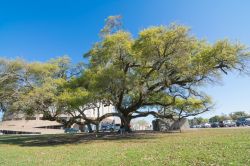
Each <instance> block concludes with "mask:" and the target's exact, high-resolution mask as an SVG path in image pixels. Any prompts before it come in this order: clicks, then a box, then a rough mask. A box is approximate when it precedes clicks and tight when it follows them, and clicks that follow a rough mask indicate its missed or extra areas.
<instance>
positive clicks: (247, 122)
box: [245, 118, 250, 126]
mask: <svg viewBox="0 0 250 166" xmlns="http://www.w3.org/2000/svg"><path fill="white" fill-rule="evenodd" d="M245 125H247V126H250V118H247V119H246V121H245Z"/></svg>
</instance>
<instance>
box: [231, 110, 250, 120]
mask: <svg viewBox="0 0 250 166" xmlns="http://www.w3.org/2000/svg"><path fill="white" fill-rule="evenodd" d="M229 116H230V117H231V118H232V119H233V120H237V119H239V118H242V117H247V116H249V115H248V114H247V113H246V112H244V111H238V112H232V113H230V114H229Z"/></svg>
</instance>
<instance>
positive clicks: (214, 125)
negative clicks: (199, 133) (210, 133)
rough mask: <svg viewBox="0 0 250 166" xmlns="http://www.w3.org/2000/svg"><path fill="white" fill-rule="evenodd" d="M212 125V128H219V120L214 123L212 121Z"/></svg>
mask: <svg viewBox="0 0 250 166" xmlns="http://www.w3.org/2000/svg"><path fill="white" fill-rule="evenodd" d="M211 127H212V128H217V127H219V122H214V123H212V124H211Z"/></svg>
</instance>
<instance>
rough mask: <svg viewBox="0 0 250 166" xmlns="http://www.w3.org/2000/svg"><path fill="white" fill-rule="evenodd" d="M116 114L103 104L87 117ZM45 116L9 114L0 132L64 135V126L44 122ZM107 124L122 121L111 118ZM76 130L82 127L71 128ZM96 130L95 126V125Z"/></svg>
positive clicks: (0, 125) (66, 116)
mask: <svg viewBox="0 0 250 166" xmlns="http://www.w3.org/2000/svg"><path fill="white" fill-rule="evenodd" d="M111 112H115V108H114V106H112V105H109V106H106V105H103V104H101V105H100V108H99V113H98V109H97V108H95V109H89V110H86V111H85V114H86V116H87V117H90V118H96V117H98V114H99V116H102V115H104V114H106V113H111ZM70 117H71V116H70V115H61V116H60V118H62V119H65V120H68V119H69V118H70ZM42 118H43V115H42V114H37V115H35V116H32V117H25V116H24V115H23V114H9V115H4V117H3V121H2V122H0V132H2V133H6V134H59V133H64V129H63V125H62V124H61V123H58V122H56V121H49V120H42ZM103 121H104V122H105V123H106V122H109V121H112V122H115V123H120V119H119V118H117V117H109V118H106V119H104V120H103ZM71 127H72V128H75V129H77V130H78V129H80V126H78V125H77V124H73V125H72V126H71ZM93 129H94V130H95V126H94V125H93Z"/></svg>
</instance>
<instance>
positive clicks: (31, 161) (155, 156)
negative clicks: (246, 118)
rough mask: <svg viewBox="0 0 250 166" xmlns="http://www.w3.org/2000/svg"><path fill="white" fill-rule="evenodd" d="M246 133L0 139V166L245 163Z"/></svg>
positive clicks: (248, 152) (249, 134)
mask: <svg viewBox="0 0 250 166" xmlns="http://www.w3.org/2000/svg"><path fill="white" fill-rule="evenodd" d="M249 156H250V129H249V128H230V129H196V130H189V131H185V132H183V133H144V132H139V133H133V134H128V135H124V136H121V135H117V134H107V133H105V134H101V135H99V136H98V137H96V135H95V134H78V135H69V134H67V135H42V136H41V135H39V136H6V135H5V136H0V165H7V166H8V165H10V166H12V165H23V166H29V165H35V166H37V165H38V166H39V165H49V166H51V165H52V166H53V165H77V166H78V165H88V166H92V165H108V166H109V165H154V166H156V165H236V166H238V165H246V166H248V165H250V157H249Z"/></svg>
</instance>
